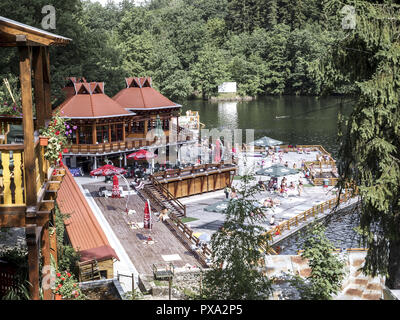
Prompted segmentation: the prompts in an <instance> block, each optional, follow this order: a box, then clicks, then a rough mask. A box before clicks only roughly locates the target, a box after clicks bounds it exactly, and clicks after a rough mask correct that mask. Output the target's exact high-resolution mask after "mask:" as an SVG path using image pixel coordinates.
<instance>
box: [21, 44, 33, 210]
mask: <svg viewBox="0 0 400 320" xmlns="http://www.w3.org/2000/svg"><path fill="white" fill-rule="evenodd" d="M18 49H19V69H20V83H21V97H22V113H23V121H22V125H23V129H24V168H25V188H26V201H25V203H26V205H27V206H33V205H36V200H37V196H36V195H37V191H36V167H35V150H34V126H33V111H32V82H31V61H30V59H29V55H30V54H29V47H18Z"/></svg>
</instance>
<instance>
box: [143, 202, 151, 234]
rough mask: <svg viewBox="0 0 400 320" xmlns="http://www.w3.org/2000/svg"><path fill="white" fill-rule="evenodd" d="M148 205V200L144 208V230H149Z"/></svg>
mask: <svg viewBox="0 0 400 320" xmlns="http://www.w3.org/2000/svg"><path fill="white" fill-rule="evenodd" d="M150 210H151V209H150V203H149V200H147V201H146V204H145V207H144V228H145V229H151V217H150V212H151V211H150Z"/></svg>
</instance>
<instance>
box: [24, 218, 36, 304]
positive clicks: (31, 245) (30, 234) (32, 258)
mask: <svg viewBox="0 0 400 320" xmlns="http://www.w3.org/2000/svg"><path fill="white" fill-rule="evenodd" d="M36 227H37V226H36V224H29V225H26V228H25V233H26V244H27V246H28V265H29V282H30V283H31V286H30V288H29V289H30V296H31V299H32V300H39V244H38V241H37V236H36Z"/></svg>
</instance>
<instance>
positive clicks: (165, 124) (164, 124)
mask: <svg viewBox="0 0 400 320" xmlns="http://www.w3.org/2000/svg"><path fill="white" fill-rule="evenodd" d="M161 122H162V128H163V130H169V119H165V120H162V121H161Z"/></svg>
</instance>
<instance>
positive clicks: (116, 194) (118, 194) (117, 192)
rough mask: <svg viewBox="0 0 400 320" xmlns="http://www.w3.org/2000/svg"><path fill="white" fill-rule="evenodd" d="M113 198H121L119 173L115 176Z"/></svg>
mask: <svg viewBox="0 0 400 320" xmlns="http://www.w3.org/2000/svg"><path fill="white" fill-rule="evenodd" d="M111 196H112V197H113V198H121V191H120V190H119V182H118V177H117V175H114V176H113V188H112V195H111Z"/></svg>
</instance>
